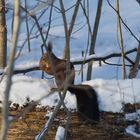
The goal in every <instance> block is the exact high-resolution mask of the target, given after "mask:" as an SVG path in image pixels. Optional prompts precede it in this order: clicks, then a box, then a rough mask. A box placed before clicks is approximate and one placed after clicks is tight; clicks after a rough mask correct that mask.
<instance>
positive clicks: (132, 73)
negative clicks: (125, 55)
mask: <svg viewBox="0 0 140 140" xmlns="http://www.w3.org/2000/svg"><path fill="white" fill-rule="evenodd" d="M139 63H140V42H139V46H138V51H137V56H136V59H135V64H134V65H133V67H131V68H130V72H129V78H135V77H136V76H137V72H138V67H139Z"/></svg>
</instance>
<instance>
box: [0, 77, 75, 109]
mask: <svg viewBox="0 0 140 140" xmlns="http://www.w3.org/2000/svg"><path fill="white" fill-rule="evenodd" d="M5 81H6V78H4V79H3V81H2V83H0V100H1V101H2V99H3V92H4V89H5ZM12 82H13V84H12V87H11V91H10V101H11V102H12V104H14V103H16V104H19V106H23V105H24V104H25V103H26V102H27V98H28V99H29V100H30V101H38V100H41V101H39V104H41V106H50V107H54V106H56V105H57V103H58V101H59V95H58V93H53V94H52V95H49V93H50V90H51V88H52V87H55V85H54V84H52V83H51V82H49V81H48V80H43V79H34V78H32V77H28V76H23V75H18V76H16V75H15V76H13V78H12ZM48 95H49V98H46V96H48ZM42 98H43V99H42ZM75 102H76V98H75V96H74V95H73V94H71V93H69V92H68V94H67V95H66V98H65V103H66V106H68V107H69V108H70V109H74V108H76V105H75ZM11 106H12V105H11Z"/></svg>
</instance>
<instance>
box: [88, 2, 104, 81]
mask: <svg viewBox="0 0 140 140" xmlns="http://www.w3.org/2000/svg"><path fill="white" fill-rule="evenodd" d="M102 3H103V0H99V1H98V7H97V13H96V19H95V24H94V28H93V34H92V36H91V44H90V50H89V55H91V54H94V53H95V43H96V38H97V32H98V27H99V22H100V17H101V11H102ZM92 64H93V62H92V61H91V62H90V63H88V70H87V80H90V79H91V74H92Z"/></svg>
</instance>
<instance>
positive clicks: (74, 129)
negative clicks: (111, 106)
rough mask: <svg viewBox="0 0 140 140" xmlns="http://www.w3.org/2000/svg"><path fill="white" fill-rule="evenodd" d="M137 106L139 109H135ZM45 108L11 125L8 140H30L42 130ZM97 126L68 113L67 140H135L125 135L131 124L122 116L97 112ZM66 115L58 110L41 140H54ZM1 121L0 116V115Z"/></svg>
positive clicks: (15, 111) (14, 112) (12, 113)
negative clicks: (127, 127) (98, 117)
mask: <svg viewBox="0 0 140 140" xmlns="http://www.w3.org/2000/svg"><path fill="white" fill-rule="evenodd" d="M138 106H140V105H138ZM25 109H26V108H22V109H10V116H12V117H15V116H17V115H18V114H22V115H23V113H25ZM134 109H135V106H134V105H130V104H127V105H126V106H125V107H124V110H125V112H132V111H133V110H134ZM48 110H52V109H49V108H42V109H35V108H34V109H32V110H30V111H29V112H28V113H26V114H24V115H23V116H22V117H19V118H18V119H16V120H15V121H13V122H11V124H10V129H9V132H8V138H7V139H8V140H34V139H35V136H36V135H37V134H39V132H40V131H41V130H42V129H43V127H44V125H45V123H46V121H47V119H46V117H45V115H46V112H47V111H48ZM100 115H101V121H100V123H99V124H86V123H84V122H83V121H81V120H80V119H79V117H78V116H77V113H76V112H72V113H71V122H70V126H69V131H68V138H67V139H68V140H109V139H110V140H135V139H136V138H134V137H132V136H130V135H128V134H126V132H125V127H126V126H128V125H129V124H131V123H134V122H126V121H125V120H124V119H123V118H124V114H123V113H122V114H120V113H111V112H101V113H100ZM65 118H66V113H65V112H64V110H63V109H62V110H60V111H59V113H58V115H57V117H56V118H55V120H54V122H53V124H52V126H51V129H50V130H49V132H48V135H46V137H45V140H55V134H56V131H57V128H58V126H59V125H62V126H63V125H64V122H65ZM0 120H1V115H0Z"/></svg>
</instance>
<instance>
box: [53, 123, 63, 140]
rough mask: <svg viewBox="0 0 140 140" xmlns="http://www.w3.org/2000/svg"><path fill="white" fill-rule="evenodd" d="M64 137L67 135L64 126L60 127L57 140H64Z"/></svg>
mask: <svg viewBox="0 0 140 140" xmlns="http://www.w3.org/2000/svg"><path fill="white" fill-rule="evenodd" d="M64 135H65V128H64V127H62V126H59V127H58V128H57V132H56V136H55V140H64Z"/></svg>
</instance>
